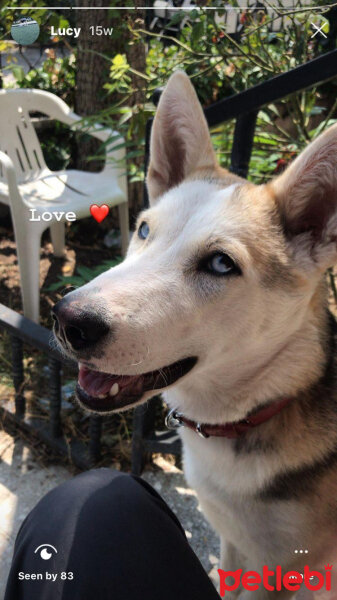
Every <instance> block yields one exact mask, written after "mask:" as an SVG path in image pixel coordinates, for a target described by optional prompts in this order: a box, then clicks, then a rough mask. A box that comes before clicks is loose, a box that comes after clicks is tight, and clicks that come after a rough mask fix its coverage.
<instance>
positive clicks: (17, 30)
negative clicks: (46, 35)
mask: <svg viewBox="0 0 337 600" xmlns="http://www.w3.org/2000/svg"><path fill="white" fill-rule="evenodd" d="M39 33H40V27H39V24H38V23H37V22H36V21H34V19H32V18H31V17H22V18H21V19H19V20H18V21H15V23H13V25H12V27H11V35H12V38H13V40H15V41H16V42H17V43H18V44H21V45H22V46H27V45H28V44H33V42H35V41H36V40H37V38H38V37H39Z"/></svg>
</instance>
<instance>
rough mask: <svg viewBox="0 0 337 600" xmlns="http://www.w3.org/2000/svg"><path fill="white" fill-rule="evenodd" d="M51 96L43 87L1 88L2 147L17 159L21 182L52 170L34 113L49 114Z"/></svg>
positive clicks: (0, 174) (15, 162)
mask: <svg viewBox="0 0 337 600" xmlns="http://www.w3.org/2000/svg"><path fill="white" fill-rule="evenodd" d="M50 98H53V95H52V94H49V93H47V92H41V91H40V90H21V89H19V90H17V89H16V90H0V150H2V151H3V152H5V153H6V154H8V156H9V157H10V158H11V160H12V161H13V163H14V166H15V170H16V177H17V181H18V183H22V182H24V181H28V180H31V179H34V178H35V177H37V176H38V175H39V174H40V173H41V172H42V171H48V168H47V166H46V163H45V160H44V157H43V153H42V150H41V146H40V142H39V139H38V137H37V135H36V131H35V128H34V125H33V123H32V120H31V114H30V113H32V112H34V111H35V112H44V113H45V114H47V115H48V114H49V112H50V111H49V110H48V109H49V106H48V105H49V104H50ZM45 99H47V101H45ZM2 176H3V174H2V172H1V171H0V177H1V178H2Z"/></svg>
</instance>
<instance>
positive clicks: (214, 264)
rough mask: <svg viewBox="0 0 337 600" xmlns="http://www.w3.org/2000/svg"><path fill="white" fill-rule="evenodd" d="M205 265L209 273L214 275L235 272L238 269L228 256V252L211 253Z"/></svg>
mask: <svg viewBox="0 0 337 600" xmlns="http://www.w3.org/2000/svg"><path fill="white" fill-rule="evenodd" d="M206 267H207V270H208V271H209V272H210V273H214V275H229V274H230V273H233V272H236V273H237V272H238V271H239V269H238V267H237V266H236V264H235V262H234V261H233V260H232V259H231V258H230V256H228V254H223V253H222V252H217V253H216V254H213V256H211V257H210V258H209V259H208V261H207V264H206Z"/></svg>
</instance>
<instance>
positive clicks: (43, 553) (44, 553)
mask: <svg viewBox="0 0 337 600" xmlns="http://www.w3.org/2000/svg"><path fill="white" fill-rule="evenodd" d="M48 548H51V549H52V550H53V551H54V552H55V554H57V550H56V548H55V546H52V545H51V544H40V546H38V547H37V548H35V550H34V554H36V553H37V552H38V551H39V550H40V557H41V558H43V560H49V559H50V558H51V557H52V556H53V552H50V551H49V550H48Z"/></svg>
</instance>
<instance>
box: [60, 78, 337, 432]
mask: <svg viewBox="0 0 337 600" xmlns="http://www.w3.org/2000/svg"><path fill="white" fill-rule="evenodd" d="M336 156H337V126H334V127H332V128H330V129H329V130H328V131H327V132H326V133H324V134H323V135H322V136H321V137H319V138H318V139H317V140H316V141H315V142H313V143H312V144H310V145H309V146H308V148H307V149H306V150H305V151H304V152H303V153H302V154H301V156H300V157H299V158H297V159H296V160H295V161H294V162H293V163H292V164H291V165H290V167H289V168H288V169H287V170H286V171H285V172H284V173H283V174H282V175H281V176H279V177H278V178H277V179H275V180H274V181H273V182H271V183H270V184H268V185H261V186H255V185H253V184H252V183H248V182H246V181H244V180H243V179H240V178H239V177H236V176H234V175H232V174H230V173H229V172H228V171H226V170H224V169H221V168H220V167H219V166H218V165H217V162H216V158H215V154H214V151H213V148H212V143H211V138H210V135H209V131H208V128H207V124H206V121H205V118H204V115H203V112H202V109H201V107H200V104H199V102H198V99H197V97H196V94H195V92H194V89H193V87H192V85H191V83H190V81H189V79H188V77H187V76H186V75H185V74H184V73H181V72H176V73H175V74H174V75H172V77H171V78H170V80H169V82H168V84H167V86H166V88H165V90H164V92H163V94H162V97H161V99H160V102H159V106H158V110H157V114H156V117H155V120H154V124H153V130H152V137H151V159H150V166H149V170H148V177H147V185H148V190H149V196H150V208H149V209H147V210H144V211H143V212H142V213H141V214H140V216H139V218H138V223H137V226H136V230H135V233H134V234H133V237H132V241H131V243H130V247H129V250H128V253H127V256H126V259H125V260H124V262H123V263H122V264H120V265H119V266H117V267H114V268H113V269H110V270H109V271H107V272H106V273H104V274H102V275H100V276H99V277H97V278H96V279H94V280H93V281H92V282H91V283H89V284H87V285H85V286H83V287H81V288H79V289H78V290H76V291H74V292H71V293H69V294H68V295H67V296H65V298H63V300H61V301H60V302H59V303H58V304H57V305H56V306H55V308H54V317H55V334H56V337H57V338H58V340H59V342H60V343H61V345H62V346H63V348H64V349H65V350H66V352H68V353H69V354H70V355H71V356H72V357H73V358H75V359H76V360H78V361H79V363H80V374H79V386H78V398H79V401H80V402H81V403H82V404H83V405H84V406H85V407H86V408H88V409H89V410H93V411H96V412H111V411H114V410H120V409H123V408H126V407H130V406H134V405H136V404H138V403H140V402H142V401H144V400H146V399H148V398H150V397H151V396H153V395H154V394H155V393H157V392H158V391H159V390H164V389H166V388H169V387H171V386H175V389H174V390H172V394H173V396H174V399H173V400H172V403H174V404H176V406H177V408H179V409H181V410H183V411H185V412H186V413H187V414H189V415H190V416H191V417H192V418H196V419H199V420H203V421H205V420H207V422H218V421H219V419H226V420H234V419H236V418H241V417H242V416H243V415H244V414H245V411H246V410H247V401H248V400H247V392H246V389H247V385H248V382H251V385H250V390H251V393H253V392H252V390H253V389H255V388H256V390H257V389H258V390H259V392H256V394H255V396H254V402H255V403H258V402H261V401H263V400H266V399H268V398H270V397H271V396H272V395H275V393H277V391H278V392H279V393H292V392H293V391H294V390H295V389H296V388H298V387H301V386H303V378H304V375H303V373H302V372H301V373H300V374H296V373H297V372H295V371H294V373H293V371H291V373H292V374H291V375H290V376H289V374H288V373H287V372H284V373H283V377H282V386H283V389H282V390H281V389H279V387H280V383H279V382H280V378H279V377H278V372H279V370H280V369H284V370H286V368H288V367H286V366H285V365H286V363H287V360H288V363H289V361H291V363H294V362H296V361H298V363H299V364H300V363H301V358H300V355H301V354H303V352H305V345H306V343H309V342H310V340H311V341H312V340H313V339H314V338H315V340H316V338H317V339H318V337H319V334H318V333H317V332H318V329H319V327H318V322H319V320H320V319H323V313H324V311H323V309H321V302H320V301H318V294H319V292H318V290H319V289H320V287H321V286H320V282H321V280H322V275H323V273H324V271H325V269H326V268H327V267H329V266H330V265H332V264H333V263H334V262H335V260H336V234H337V219H336V196H337V170H336V163H337V159H336ZM299 332H301V335H298V334H299ZM296 340H297V341H296ZM308 340H309V341H308ZM296 344H297V345H296ZM296 352H298V354H297V355H296ZM277 356H279V358H280V360H281V363H280V362H279V363H278V366H277V368H276V367H275V361H274V358H275V357H277ZM308 360H309V359H308ZM282 361H283V362H282ZM320 361H321V362H322V361H323V353H322V355H320V354H319V353H318V354H317V352H316V354H315V361H314V363H313V365H311V363H309V362H308V361H307V363H306V369H308V368H309V371H310V374H309V375H308V376H306V384H308V383H310V379H311V378H314V377H315V376H316V373H317V369H319V368H320ZM288 363H287V364H288ZM288 366H289V365H288ZM259 373H260V375H259ZM262 373H263V376H262ZM259 377H260V382H259V385H258V380H259ZM253 382H254V385H253ZM254 386H255V388H254ZM287 386H288V387H287ZM233 390H236V392H237V393H236V396H235V394H233ZM173 396H172V397H173ZM249 402H250V405H251V404H252V398H250V400H249ZM254 402H253V403H254Z"/></svg>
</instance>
